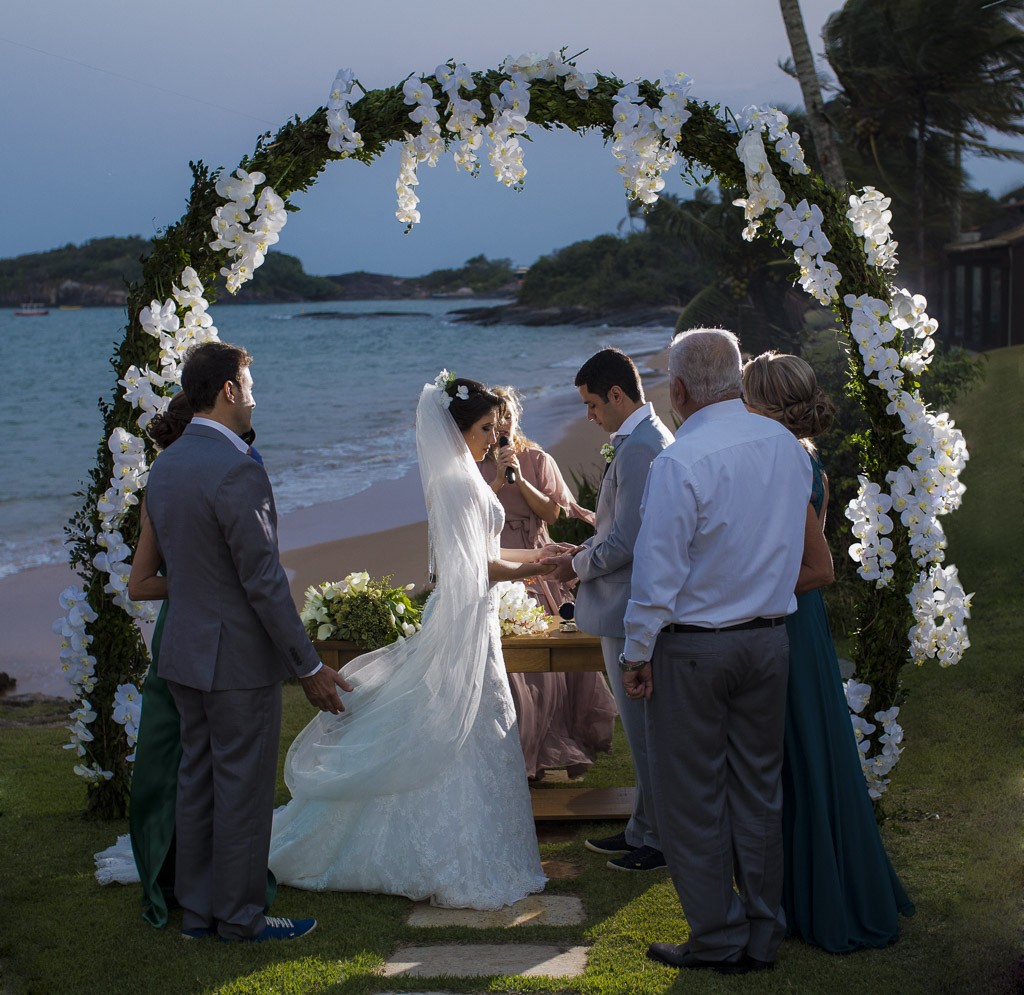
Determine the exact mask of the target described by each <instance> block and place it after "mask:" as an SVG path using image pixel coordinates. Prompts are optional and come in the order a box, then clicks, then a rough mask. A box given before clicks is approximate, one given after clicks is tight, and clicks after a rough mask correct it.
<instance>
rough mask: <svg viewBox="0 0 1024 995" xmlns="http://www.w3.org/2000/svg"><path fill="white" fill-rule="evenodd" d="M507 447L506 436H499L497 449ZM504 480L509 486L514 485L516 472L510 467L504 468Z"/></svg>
mask: <svg viewBox="0 0 1024 995" xmlns="http://www.w3.org/2000/svg"><path fill="white" fill-rule="evenodd" d="M507 445H508V436H507V435H499V436H498V448H499V449H504V448H505V447H506V446H507ZM505 479H506V480H507V481H508V482H509V483H510V484H514V483H515V482H516V471H515V470H513V469H512V467H510V466H506V467H505Z"/></svg>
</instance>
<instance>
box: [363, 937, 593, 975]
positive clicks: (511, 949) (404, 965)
mask: <svg viewBox="0 0 1024 995" xmlns="http://www.w3.org/2000/svg"><path fill="white" fill-rule="evenodd" d="M587 949H588V948H587V947H563V946H551V945H547V944H539V943H537V944H533V943H503V944H496V943H492V944H484V943H480V944H454V943H451V944H447V943H446V944H438V945H437V946H432V947H399V949H398V950H396V951H395V952H394V953H393V954H392V955H391V957H390V959H389V960H388V962H387V964H385V965H384V972H383V973H384V975H385V976H386V977H396V976H398V975H402V976H404V977H417V978H436V977H440V976H442V975H448V976H450V977H458V978H467V977H473V976H477V975H490V974H499V975H509V974H522V975H527V976H532V975H550V976H552V977H555V978H575V977H579V975H581V974H582V973H583V971H584V969H585V968H586V966H587Z"/></svg>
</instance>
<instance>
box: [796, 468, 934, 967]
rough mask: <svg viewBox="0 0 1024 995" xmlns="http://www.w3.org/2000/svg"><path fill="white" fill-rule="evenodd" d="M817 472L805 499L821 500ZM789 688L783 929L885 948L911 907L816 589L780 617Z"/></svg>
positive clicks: (835, 944) (834, 947)
mask: <svg viewBox="0 0 1024 995" xmlns="http://www.w3.org/2000/svg"><path fill="white" fill-rule="evenodd" d="M811 461H812V463H813V465H814V488H813V491H812V493H811V501H812V503H813V505H814V508H815V510H817V511H820V509H821V503H822V500H823V499H824V485H823V483H822V473H821V464H820V463H818V461H817V460H816V459H814V458H813V457H811ZM786 629H787V631H788V632H789V644H790V645H789V689H788V692H787V695H786V730H785V755H784V760H783V766H782V786H783V805H782V820H783V844H784V849H785V877H784V883H783V898H782V902H783V909H784V910H785V913H786V923H787V930H788V932H789V933H790V934H792V935H795V936H799V937H801V938H802V939H803V940H805V941H806V942H808V943H813V944H815V945H816V946H819V947H821V948H822V949H824V950H828V951H830V952H832V953H849V952H851V951H854V950H859V949H862V948H864V947H885V946H887V945H888V944H890V943H894V942H895V941H896V940H897V939H898V937H899V917H900V915H906V916H909V915H913V914H914V906H913V904H912V903H911V901H910V899H909V898H908V897H907V894H906V892H905V891H904V890H903V885H902V884H901V883H900V880H899V878H898V877H897V876H896V872H895V871H894V870H893V869H892V865H891V864H890V863H889V858H888V856H887V855H886V852H885V847H884V846H883V844H882V838H881V836H880V835H879V832H878V825H877V823H876V821H875V813H874V809H873V808H872V805H871V799H870V797H869V795H868V789H867V784H866V782H865V780H864V774H863V772H862V770H861V765H860V753H859V752H858V750H857V741H856V738H855V736H854V733H853V726H852V725H851V723H850V711H849V707H848V706H847V703H846V697H845V695H844V693H843V686H842V681H841V678H840V674H839V661H838V659H837V657H836V651H835V645H834V643H833V642H832V634H831V631H830V629H829V624H828V616H827V614H826V611H825V602H824V599H823V598H822V595H821V591H820V590H814V591H808V592H807V593H806V594H801V595H799V596H798V597H797V610H796V612H795V613H794V614H793V615H790V616H789V618H787V619H786Z"/></svg>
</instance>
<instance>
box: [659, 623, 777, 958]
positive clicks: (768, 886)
mask: <svg viewBox="0 0 1024 995" xmlns="http://www.w3.org/2000/svg"><path fill="white" fill-rule="evenodd" d="M652 664H653V668H654V669H653V674H654V677H653V679H654V692H653V694H652V696H651V699H650V701H649V702H648V709H649V710H650V714H651V731H652V744H651V746H652V754H653V755H652V758H651V765H652V769H653V771H654V797H655V809H656V811H657V814H658V829H659V833H660V835H661V842H662V850H663V852H664V854H665V859H666V861H667V863H668V868H669V871H670V872H671V874H672V882H673V884H674V885H675V888H676V892H677V893H678V895H679V901H680V903H681V904H682V906H683V912H684V914H685V915H686V919H687V921H688V922H689V924H690V939H689V941H688V943H689V948H690V950H691V951H692V952H693V954H694V955H695V956H696V957H699V958H701V959H703V960H726V959H729V958H733V957H735V956H736V955H738V954H741V953H743V952H744V951H745V952H746V953H748V954H749V955H750V956H751V957H755V958H757V959H758V960H766V961H773V960H775V954H776V951H777V950H778V947H779V944H780V943H781V942H782V938H783V935H784V934H785V915H784V914H783V912H782V908H781V903H782V859H783V858H782V736H783V725H784V721H785V709H786V682H787V679H788V675H789V638H788V636H787V635H786V627H785V626H784V625H779V626H776V627H775V628H765V629H751V630H745V631H740V632H720V633H717V634H716V633H680V634H673V633H664V632H663V633H662V634H661V635H659V637H658V640H657V642H656V643H655V647H654V655H653V657H652ZM734 879H735V881H736V886H737V888H738V889H739V894H737V893H736V891H734V890H733V880H734Z"/></svg>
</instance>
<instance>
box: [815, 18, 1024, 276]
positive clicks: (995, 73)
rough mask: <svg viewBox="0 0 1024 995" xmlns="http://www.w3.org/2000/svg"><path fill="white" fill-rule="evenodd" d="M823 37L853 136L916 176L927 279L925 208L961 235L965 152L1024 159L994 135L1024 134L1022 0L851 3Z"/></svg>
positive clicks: (884, 166)
mask: <svg viewBox="0 0 1024 995" xmlns="http://www.w3.org/2000/svg"><path fill="white" fill-rule="evenodd" d="M824 37H825V51H826V55H827V57H828V61H829V63H830V65H831V66H832V69H833V71H834V72H835V74H836V77H837V79H838V81H839V84H840V86H841V87H842V93H841V95H840V97H839V99H838V104H839V109H840V110H841V111H842V112H843V117H844V121H845V130H846V131H847V134H848V135H849V136H850V137H851V138H852V140H853V142H854V143H855V144H857V145H859V146H860V147H861V148H862V149H867V150H870V153H871V155H872V157H873V159H874V161H875V163H876V165H877V167H878V169H879V171H880V172H881V173H882V174H883V175H886V174H889V175H893V176H894V177H895V174H897V173H899V172H902V171H908V172H909V173H910V175H911V177H912V191H913V192H912V203H913V229H914V234H915V248H916V256H917V266H918V269H919V277H920V281H921V284H922V285H923V284H924V280H925V276H926V273H925V263H924V260H925V258H926V248H927V246H926V236H925V231H926V213H927V205H928V203H929V200H930V199H935V200H937V201H938V202H939V203H940V204H942V205H943V206H944V207H945V208H946V209H947V211H948V212H949V215H950V217H951V219H952V227H953V228H954V231H955V233H956V232H958V228H959V218H960V201H961V195H962V191H963V189H964V186H965V176H964V171H963V165H962V157H963V154H964V152H965V151H970V152H973V153H975V154H976V155H982V156H988V157H993V158H1002V159H1018V160H1024V152H1021V151H1020V150H1017V149H1012V148H1004V147H1000V146H997V145H995V144H993V143H992V142H991V141H990V140H989V133H990V132H993V131H994V132H997V133H999V134H1002V135H1007V136H1010V137H1014V138H1018V137H1020V136H1021V135H1024V0H1002V2H998V3H993V2H992V0H847V3H846V4H845V6H844V7H843V8H842V10H840V11H838V12H837V13H835V14H833V15H832V16H831V17H830V18H829V19H828V21H827V22H826V25H825V31H824ZM908 154H909V157H908ZM889 185H890V186H896V185H898V179H897V181H896V183H894V184H889Z"/></svg>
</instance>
